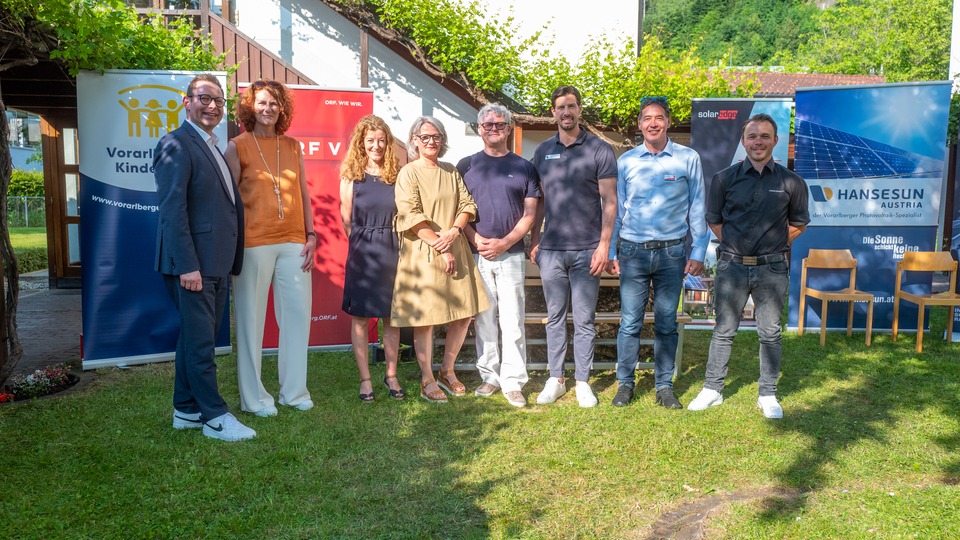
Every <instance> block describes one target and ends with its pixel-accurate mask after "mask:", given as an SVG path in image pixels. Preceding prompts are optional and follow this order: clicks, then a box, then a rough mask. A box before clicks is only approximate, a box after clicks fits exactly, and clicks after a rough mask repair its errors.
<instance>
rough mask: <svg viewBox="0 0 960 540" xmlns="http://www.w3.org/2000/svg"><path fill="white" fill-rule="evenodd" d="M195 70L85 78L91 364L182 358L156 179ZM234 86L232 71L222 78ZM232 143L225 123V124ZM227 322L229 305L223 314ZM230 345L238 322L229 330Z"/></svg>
mask: <svg viewBox="0 0 960 540" xmlns="http://www.w3.org/2000/svg"><path fill="white" fill-rule="evenodd" d="M194 75H195V73H189V72H172V71H129V70H108V71H106V72H104V73H103V74H102V75H101V74H100V73H94V72H81V73H79V74H78V76H77V103H78V107H77V109H78V113H79V118H78V121H79V124H78V129H79V140H80V208H81V209H82V217H81V221H80V253H81V261H82V267H83V300H82V304H83V350H82V351H81V354H82V358H83V368H84V369H93V368H97V367H104V366H111V365H124V364H141V363H147V362H155V361H160V360H170V359H172V358H173V355H174V352H175V350H176V345H177V336H178V334H179V331H180V328H179V319H178V317H177V312H176V308H175V306H174V304H173V301H172V300H171V299H170V296H169V295H168V294H167V290H166V286H165V285H164V281H163V278H162V276H161V275H160V274H159V273H158V272H157V271H156V270H155V269H154V256H155V253H156V238H157V219H158V216H157V212H158V201H157V193H156V190H157V185H156V181H155V180H154V176H153V152H154V148H155V147H156V146H157V142H158V140H159V139H160V137H162V136H163V135H165V134H167V133H168V132H169V131H172V130H174V129H176V128H177V127H178V126H179V125H180V124H181V122H183V120H184V119H185V113H184V111H183V101H182V99H183V96H184V94H185V93H186V88H187V84H189V82H190V80H191V79H193V77H194ZM217 75H218V76H219V77H220V79H221V84H223V85H224V86H225V85H226V77H225V74H223V73H219V74H217ZM217 136H218V137H219V138H220V141H221V146H222V147H223V148H225V147H226V141H227V128H226V122H222V123H221V124H220V125H219V126H218V127H217ZM224 317H225V318H226V319H225V322H228V321H229V318H228V317H229V311H228V310H225V311H224ZM217 347H218V350H220V352H223V351H224V350H226V351H229V347H230V325H229V324H223V325H222V326H221V332H220V335H219V336H218V338H217Z"/></svg>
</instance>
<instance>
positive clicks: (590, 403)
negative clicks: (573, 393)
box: [576, 381, 600, 407]
mask: <svg viewBox="0 0 960 540" xmlns="http://www.w3.org/2000/svg"><path fill="white" fill-rule="evenodd" d="M576 390H577V402H579V403H580V406H581V407H596V406H597V403H600V401H599V400H598V399H597V396H596V395H595V394H594V393H593V388H590V384H589V383H587V382H584V381H577V387H576Z"/></svg>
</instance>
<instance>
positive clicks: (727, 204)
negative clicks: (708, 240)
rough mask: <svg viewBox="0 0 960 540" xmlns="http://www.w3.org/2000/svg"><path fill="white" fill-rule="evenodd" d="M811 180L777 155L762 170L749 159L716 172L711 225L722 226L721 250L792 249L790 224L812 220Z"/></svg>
mask: <svg viewBox="0 0 960 540" xmlns="http://www.w3.org/2000/svg"><path fill="white" fill-rule="evenodd" d="M807 193H808V192H807V183H806V182H804V181H803V178H800V177H799V176H798V175H797V174H796V173H794V172H793V171H791V170H790V169H787V168H786V167H784V166H783V165H780V164H778V163H775V162H774V161H773V159H771V160H770V161H768V162H767V164H766V165H764V166H763V172H762V173H760V172H757V170H756V169H754V168H753V165H752V164H751V163H750V160H747V159H745V160H743V161H742V162H741V163H738V164H736V165H731V166H730V167H727V168H726V169H724V170H722V171H720V172H718V173H717V174H715V175H713V182H712V183H711V184H710V193H709V194H708V195H707V212H706V219H707V223H708V224H711V225H716V224H718V223H719V224H722V225H723V229H722V234H721V236H722V238H723V239H722V240H721V242H720V250H721V251H726V252H728V253H733V254H734V255H741V256H757V255H769V254H772V253H782V252H785V251H787V250H788V249H789V248H788V247H787V226H788V224H789V225H792V226H794V227H802V226H804V225H806V224H807V223H810V212H809V211H808V208H807Z"/></svg>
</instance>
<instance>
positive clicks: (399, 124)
mask: <svg viewBox="0 0 960 540" xmlns="http://www.w3.org/2000/svg"><path fill="white" fill-rule="evenodd" d="M236 5H237V8H236V9H237V13H238V22H237V27H238V28H239V30H240V31H241V32H243V33H244V34H247V35H248V36H250V37H251V38H253V39H255V40H256V41H257V42H258V43H260V44H261V45H263V46H264V47H265V48H267V49H269V50H270V51H271V52H273V53H274V54H276V55H278V56H280V57H281V58H283V59H284V60H286V61H288V62H289V63H290V64H292V65H293V66H294V67H296V68H297V69H298V70H300V71H302V72H303V73H304V74H306V75H307V76H309V77H310V78H311V79H313V80H315V81H317V83H318V84H319V85H321V86H324V87H329V88H359V87H360V29H359V28H358V27H357V26H356V25H355V24H353V23H352V22H350V21H348V20H347V19H345V18H343V17H341V16H340V15H338V14H337V13H336V12H334V11H333V10H331V9H330V8H328V7H327V6H325V5H324V4H323V3H322V2H320V1H319V0H303V1H301V2H296V3H294V2H289V1H288V0H280V2H279V3H277V2H272V1H263V0H238V1H237V4H236ZM368 46H369V54H370V57H369V85H370V87H371V88H372V89H373V91H374V106H373V112H374V114H376V115H377V116H380V117H381V118H383V119H384V120H385V121H386V122H387V124H388V125H389V126H390V129H391V130H392V131H393V134H394V136H395V137H397V138H398V139H400V140H403V141H406V138H407V134H408V132H409V129H410V125H411V124H412V123H413V121H414V120H415V119H416V118H417V117H418V116H420V115H431V116H435V117H436V118H437V119H439V120H440V122H442V123H443V125H444V127H445V128H446V130H447V134H448V136H449V139H450V151H449V152H448V153H447V155H446V156H444V158H443V159H444V161H450V162H453V163H456V162H457V161H458V160H459V159H460V158H462V157H464V156H467V155H470V154H472V153H474V152H477V151H479V150H480V149H481V147H482V142H481V141H480V138H479V137H478V136H477V135H476V134H474V133H473V131H472V130H471V129H470V127H469V124H470V123H471V122H476V114H477V111H476V109H475V108H474V107H472V106H471V105H469V104H467V103H466V102H464V101H463V100H462V99H460V98H459V97H457V96H456V95H454V94H453V93H452V92H450V91H448V90H447V89H445V88H443V87H442V86H441V85H440V84H438V83H436V82H435V81H434V80H433V79H431V78H430V77H428V76H427V75H426V74H424V72H423V71H421V70H420V69H418V68H417V67H416V66H414V65H413V64H411V63H410V62H408V61H407V60H406V59H403V58H401V57H400V56H399V55H397V54H395V53H394V52H392V51H390V50H389V49H387V48H386V47H385V46H384V45H383V44H381V43H380V42H379V41H377V40H376V39H374V38H373V37H372V36H371V37H370V39H369V40H368ZM532 151H533V150H532V149H531V153H532Z"/></svg>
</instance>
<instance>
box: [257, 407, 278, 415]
mask: <svg viewBox="0 0 960 540" xmlns="http://www.w3.org/2000/svg"><path fill="white" fill-rule="evenodd" d="M253 414H255V415H257V416H259V417H260V418H270V417H271V416H276V415H277V414H278V412H277V408H276V407H274V406H273V405H267V406H266V407H263V408H262V409H260V410H259V411H257V412H255V413H253Z"/></svg>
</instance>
